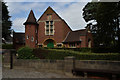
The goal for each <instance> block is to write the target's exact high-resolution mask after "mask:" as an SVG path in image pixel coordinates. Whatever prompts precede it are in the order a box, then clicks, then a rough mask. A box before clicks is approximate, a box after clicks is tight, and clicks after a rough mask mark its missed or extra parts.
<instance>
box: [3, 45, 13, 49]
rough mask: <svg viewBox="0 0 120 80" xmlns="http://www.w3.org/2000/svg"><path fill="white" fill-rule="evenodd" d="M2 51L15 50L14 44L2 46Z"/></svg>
mask: <svg viewBox="0 0 120 80" xmlns="http://www.w3.org/2000/svg"><path fill="white" fill-rule="evenodd" d="M2 49H13V44H2Z"/></svg>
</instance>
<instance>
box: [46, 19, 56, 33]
mask: <svg viewBox="0 0 120 80" xmlns="http://www.w3.org/2000/svg"><path fill="white" fill-rule="evenodd" d="M45 29H46V30H45V34H46V35H54V26H53V21H46V26H45Z"/></svg>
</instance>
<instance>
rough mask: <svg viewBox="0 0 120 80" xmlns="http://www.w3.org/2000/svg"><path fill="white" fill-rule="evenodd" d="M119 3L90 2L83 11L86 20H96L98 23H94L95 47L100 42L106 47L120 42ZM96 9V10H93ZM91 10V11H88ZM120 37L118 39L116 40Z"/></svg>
mask: <svg viewBox="0 0 120 80" xmlns="http://www.w3.org/2000/svg"><path fill="white" fill-rule="evenodd" d="M119 5H120V4H119V3H118V2H115V3H104V2H101V3H100V2H97V3H93V2H92V3H88V4H87V5H86V6H85V7H84V9H83V11H84V13H83V16H84V19H85V21H86V22H89V21H90V20H95V21H96V23H97V24H95V25H92V26H91V27H92V28H91V30H92V32H94V34H95V35H94V42H95V47H99V46H100V44H102V45H104V47H110V46H116V44H117V45H118V44H119V41H118V40H119V39H120V37H119V24H118V22H119V21H118V15H119V13H120V8H119ZM93 11H94V12H93ZM88 12H89V13H88ZM89 16H91V17H89ZM116 38H118V40H116Z"/></svg>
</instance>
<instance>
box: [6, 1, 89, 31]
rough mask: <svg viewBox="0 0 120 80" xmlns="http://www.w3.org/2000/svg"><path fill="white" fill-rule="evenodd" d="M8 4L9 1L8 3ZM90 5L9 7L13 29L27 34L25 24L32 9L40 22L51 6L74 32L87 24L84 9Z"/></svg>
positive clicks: (21, 4)
mask: <svg viewBox="0 0 120 80" xmlns="http://www.w3.org/2000/svg"><path fill="white" fill-rule="evenodd" d="M6 2H7V1H6ZM87 3H88V1H86V2H74V1H71V2H15V1H14V2H10V1H8V2H7V3H6V5H7V6H8V10H9V12H10V13H9V15H10V16H11V19H10V20H11V21H12V27H11V28H12V29H13V30H14V31H15V32H25V26H24V25H23V23H24V22H25V21H26V19H27V17H28V15H29V13H30V10H31V9H32V10H33V12H34V15H35V17H36V19H37V20H38V19H39V18H40V16H41V15H42V14H43V13H44V11H45V10H46V9H47V8H48V7H49V6H50V7H52V8H53V10H55V12H56V13H57V14H58V15H59V16H60V17H61V18H62V19H64V20H65V21H66V22H67V24H68V25H69V26H70V28H71V29H72V30H73V31H74V30H79V29H84V27H85V26H86V22H85V20H84V19H83V16H82V13H83V11H82V9H83V8H84V6H85V5H86V4H87Z"/></svg>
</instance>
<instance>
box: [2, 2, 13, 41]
mask: <svg viewBox="0 0 120 80" xmlns="http://www.w3.org/2000/svg"><path fill="white" fill-rule="evenodd" d="M7 7H8V6H6V3H5V2H2V38H5V39H7V36H8V35H10V34H11V30H10V28H11V26H12V22H11V21H10V17H11V16H9V11H8V9H7Z"/></svg>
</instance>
